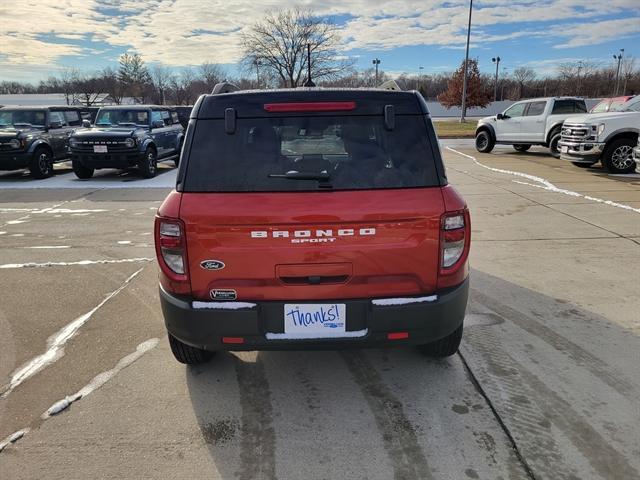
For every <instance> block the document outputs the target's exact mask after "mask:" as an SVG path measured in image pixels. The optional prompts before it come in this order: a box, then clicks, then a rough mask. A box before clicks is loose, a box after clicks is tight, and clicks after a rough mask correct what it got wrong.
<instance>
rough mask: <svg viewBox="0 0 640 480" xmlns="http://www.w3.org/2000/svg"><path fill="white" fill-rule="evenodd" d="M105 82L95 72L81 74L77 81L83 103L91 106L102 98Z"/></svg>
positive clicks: (76, 86) (79, 96)
mask: <svg viewBox="0 0 640 480" xmlns="http://www.w3.org/2000/svg"><path fill="white" fill-rule="evenodd" d="M103 87H104V83H103V82H102V81H101V78H100V77H99V76H98V75H95V74H89V73H85V74H80V75H79V76H78V77H77V79H76V82H75V90H76V92H77V96H78V99H79V100H80V102H82V104H83V105H85V106H87V107H90V106H92V105H93V104H94V103H96V102H97V101H98V100H99V99H100V95H101V94H102V93H103Z"/></svg>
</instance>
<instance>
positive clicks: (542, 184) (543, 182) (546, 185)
mask: <svg viewBox="0 0 640 480" xmlns="http://www.w3.org/2000/svg"><path fill="white" fill-rule="evenodd" d="M446 149H447V150H450V151H452V152H454V153H457V154H458V155H462V156H463V157H466V158H469V159H471V160H473V162H474V163H475V164H476V165H478V166H479V167H482V168H486V169H487V170H491V171H492V172H496V173H504V174H506V175H513V176H515V177H521V178H526V179H527V180H531V181H534V182H538V184H539V185H535V184H530V183H523V182H519V181H517V180H514V182H515V183H519V184H521V185H529V186H532V187H536V188H541V189H543V190H547V191H549V192H554V193H561V194H563V195H568V196H570V197H578V198H584V199H585V200H590V201H592V202H596V203H603V204H605V205H610V206H612V207H616V208H621V209H623V210H629V211H631V212H635V213H640V208H634V207H632V206H630V205H625V204H623V203H618V202H613V201H611V200H604V199H602V198H597V197H592V196H590V195H584V194H582V193H578V192H574V191H572V190H566V189H564V188H558V187H556V186H555V185H554V184H553V183H551V182H550V181H549V180H547V179H545V178H542V177H536V176H535V175H529V174H528V173H522V172H514V171H512V170H504V169H502V168H494V167H489V166H488V165H484V164H482V163H480V162H479V161H478V160H476V158H475V157H472V156H471V155H467V154H466V153H462V152H459V151H458V150H455V149H453V148H451V147H446Z"/></svg>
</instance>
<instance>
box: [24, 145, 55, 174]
mask: <svg viewBox="0 0 640 480" xmlns="http://www.w3.org/2000/svg"><path fill="white" fill-rule="evenodd" d="M29 171H30V172H31V176H32V177H33V178H38V179H41V178H48V177H50V176H51V175H53V155H51V150H49V149H48V148H47V147H38V148H36V150H35V152H33V157H31V161H30V162H29Z"/></svg>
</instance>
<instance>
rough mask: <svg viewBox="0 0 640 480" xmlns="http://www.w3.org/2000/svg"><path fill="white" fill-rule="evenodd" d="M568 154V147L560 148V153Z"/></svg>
mask: <svg viewBox="0 0 640 480" xmlns="http://www.w3.org/2000/svg"><path fill="white" fill-rule="evenodd" d="M568 152H569V147H565V146H562V147H560V153H568Z"/></svg>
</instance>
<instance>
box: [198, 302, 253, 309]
mask: <svg viewBox="0 0 640 480" xmlns="http://www.w3.org/2000/svg"><path fill="white" fill-rule="evenodd" d="M192 307H193V308H197V309H200V310H202V309H210V310H240V309H242V308H255V307H257V305H256V304H255V303H246V302H193V303H192Z"/></svg>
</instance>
